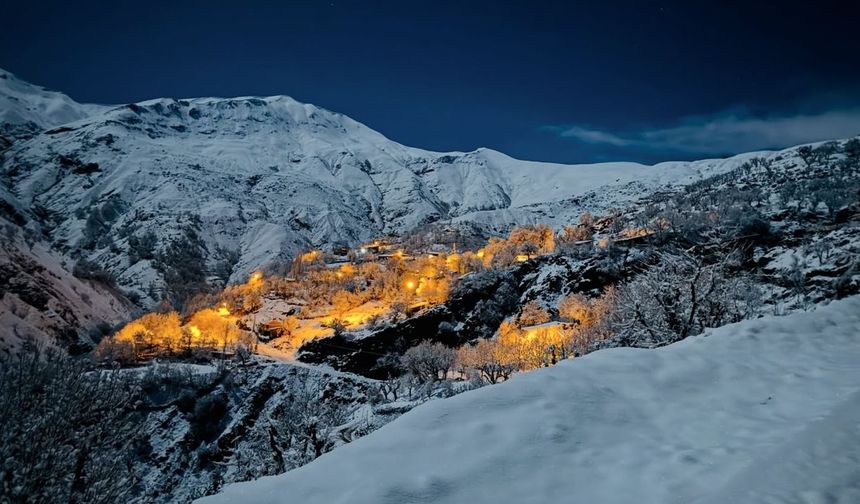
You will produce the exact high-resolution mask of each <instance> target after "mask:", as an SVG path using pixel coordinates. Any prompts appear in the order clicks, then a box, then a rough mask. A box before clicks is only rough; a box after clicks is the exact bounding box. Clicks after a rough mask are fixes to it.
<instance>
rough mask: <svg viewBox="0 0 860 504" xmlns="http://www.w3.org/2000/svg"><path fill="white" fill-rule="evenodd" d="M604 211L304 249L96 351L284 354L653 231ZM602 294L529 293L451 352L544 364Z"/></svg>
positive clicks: (571, 350)
mask: <svg viewBox="0 0 860 504" xmlns="http://www.w3.org/2000/svg"><path fill="white" fill-rule="evenodd" d="M614 222H615V219H613V218H603V219H595V218H593V217H592V216H591V215H590V214H584V215H583V216H582V218H581V220H580V222H579V223H578V224H576V225H572V226H565V227H564V228H562V229H561V230H559V231H555V230H553V229H552V228H551V227H549V226H546V225H526V226H520V227H517V228H514V229H513V230H512V231H511V232H510V234H509V235H508V236H507V237H506V238H490V239H489V240H488V241H487V242H486V243H485V245H484V246H483V247H481V248H477V249H474V250H460V249H459V247H458V243H457V241H458V240H457V238H456V236H453V237H452V236H445V235H444V234H441V236H442V238H439V236H440V234H437V235H434V236H431V237H430V238H429V239H422V240H416V239H414V237H413V238H412V239H400V238H398V237H393V236H389V237H382V238H379V239H375V240H372V241H370V242H367V243H363V244H360V245H358V246H356V247H353V248H347V247H339V248H335V249H333V250H329V251H323V250H319V249H313V250H308V251H305V252H302V253H300V254H298V255H297V256H296V257H295V259H294V260H293V262H292V264H290V265H289V270H288V271H287V272H285V274H273V273H267V272H263V271H257V272H254V273H252V274H251V275H250V276H249V277H248V279H247V281H246V282H245V283H243V284H238V285H231V286H228V287H226V288H225V289H224V290H223V291H221V292H219V293H217V294H209V295H204V296H198V298H196V299H194V300H192V301H191V302H190V303H189V306H187V307H186V308H185V310H184V311H183V313H182V314H180V313H179V312H178V311H175V310H173V309H170V308H169V307H160V308H159V309H157V310H155V311H153V312H151V313H147V314H145V315H143V316H142V317H140V318H138V319H137V320H134V321H132V322H129V323H128V324H127V325H125V326H124V327H123V328H122V329H120V330H119V331H118V332H117V333H116V334H115V335H114V336H113V337H112V338H109V339H107V340H105V341H103V342H102V344H101V345H100V346H99V349H98V351H97V354H98V355H101V356H102V357H103V358H105V359H110V360H115V361H118V362H124V363H126V364H132V363H135V362H139V361H143V360H148V359H151V358H154V357H181V356H185V357H191V358H193V359H200V360H205V359H212V358H216V359H222V360H223V359H228V358H229V359H238V360H240V361H242V362H245V361H247V360H248V359H249V358H250V356H251V355H252V354H260V355H264V356H268V357H272V358H276V359H278V360H287V361H293V360H295V358H296V351H297V350H298V349H299V348H300V347H301V346H302V345H303V344H304V343H306V342H308V341H312V340H320V339H325V338H329V337H331V336H333V335H344V334H346V335H348V336H349V337H350V338H353V339H358V338H363V337H365V336H367V335H369V334H371V333H373V331H375V330H378V329H379V328H382V327H385V326H387V325H391V324H395V323H397V322H399V321H402V320H406V319H408V318H410V317H412V316H415V315H417V314H419V313H421V312H422V311H424V310H428V309H431V308H432V307H433V306H435V305H438V304H440V303H444V302H445V301H446V300H447V299H448V296H449V293H450V291H451V289H452V288H453V287H454V286H455V285H457V283H458V282H459V281H461V280H462V279H464V278H466V277H468V276H469V275H472V274H474V273H476V272H480V271H483V270H488V269H500V268H508V267H511V266H513V265H516V264H518V263H523V262H526V261H529V260H531V259H534V258H537V257H540V256H545V255H549V254H554V253H562V252H564V253H570V252H572V251H573V252H576V253H579V254H586V255H587V254H589V253H591V252H590V251H591V250H593V249H606V248H607V247H610V246H618V247H627V246H633V245H635V244H636V243H641V242H643V241H644V240H646V239H647V238H648V237H650V236H651V235H652V234H654V231H652V230H648V229H644V228H643V229H639V230H631V229H627V228H622V229H620V230H619V229H615V228H614V227H613V225H614V224H613V223H614ZM601 302H603V303H604V304H605V302H606V300H605V299H604V300H602V301H601V300H589V299H586V298H585V297H583V296H581V295H573V296H571V297H569V298H567V299H564V300H562V301H561V302H560V303H559V306H558V307H557V309H556V310H553V312H555V313H558V315H557V316H553V315H551V314H550V311H547V310H546V309H545V308H544V307H541V306H540V305H538V304H537V303H528V304H526V305H524V306H521V307H520V308H519V310H518V313H519V315H518V316H516V317H513V318H511V319H510V320H505V321H504V322H503V323H502V324H501V326H500V327H499V328H498V331H497V335H496V337H495V338H493V340H492V341H481V342H479V343H478V344H477V346H474V347H469V348H464V349H461V354H462V355H461V359H460V360H461V361H463V362H466V363H468V362H472V365H473V366H474V367H475V368H476V369H480V368H481V365H480V362H478V361H481V360H487V359H490V360H492V361H493V362H496V363H499V362H508V363H509V365H504V366H502V368H503V369H507V368H510V369H511V370H513V369H527V368H535V367H540V366H544V365H551V364H554V363H555V362H557V361H558V360H560V359H564V358H568V357H571V356H573V355H574V354H575V353H578V352H579V351H582V345H581V344H580V345H578V344H577V339H580V340H581V339H582V338H583V337H584V336H582V335H583V334H585V331H586V329H588V327H590V326H592V325H594V323H595V322H596V320H595V319H596V318H597V317H598V312H600V311H601V310H605V309H606V308H605V307H601V306H600V303H601ZM577 335H579V336H577ZM589 338H592V339H593V338H594V335H591V336H589ZM580 343H581V342H580ZM496 367H498V366H496ZM494 373H495V372H494ZM507 374H509V373H502V374H501V375H499V376H495V374H491V375H490V376H488V378H489V379H490V381H495V380H497V379H499V378H503V377H506V375H507Z"/></svg>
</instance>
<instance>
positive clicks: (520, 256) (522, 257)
mask: <svg viewBox="0 0 860 504" xmlns="http://www.w3.org/2000/svg"><path fill="white" fill-rule="evenodd" d="M528 259H529V256H527V255H525V254H518V255H517V261H519V262H524V261H528Z"/></svg>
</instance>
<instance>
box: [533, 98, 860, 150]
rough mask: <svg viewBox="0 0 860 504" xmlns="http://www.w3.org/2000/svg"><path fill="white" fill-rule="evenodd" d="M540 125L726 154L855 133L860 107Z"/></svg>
mask: <svg viewBox="0 0 860 504" xmlns="http://www.w3.org/2000/svg"><path fill="white" fill-rule="evenodd" d="M545 129H547V130H550V131H553V132H555V133H556V134H558V135H559V136H561V137H564V138H572V139H575V140H578V141H580V142H583V143H586V144H592V145H608V146H613V147H620V148H630V149H636V150H645V151H663V152H667V151H673V152H679V153H687V154H729V153H739V152H746V151H752V150H758V149H770V148H783V147H790V146H793V145H798V144H803V143H810V142H818V141H822V140H831V139H836V138H845V137H851V136H855V135H858V134H860V107H857V108H849V109H842V110H830V111H825V112H819V113H815V114H795V115H781V116H754V115H752V114H750V113H748V112H745V111H738V110H734V111H729V112H723V113H720V114H713V115H710V116H691V117H686V118H683V119H681V120H680V121H678V122H677V124H674V125H669V126H664V127H659V128H653V129H639V130H632V131H616V132H613V131H606V130H600V129H594V128H588V127H585V126H580V125H574V126H550V127H548V128H545Z"/></svg>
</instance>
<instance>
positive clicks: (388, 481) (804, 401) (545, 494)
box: [201, 297, 860, 504]
mask: <svg viewBox="0 0 860 504" xmlns="http://www.w3.org/2000/svg"><path fill="white" fill-rule="evenodd" d="M858 362H860V298H858V297H853V298H848V299H845V300H842V301H838V302H834V303H832V304H830V305H828V306H821V307H819V308H818V309H817V310H816V311H814V312H808V313H797V314H794V315H791V316H787V317H782V318H776V317H769V318H764V319H758V320H751V321H745V322H741V323H739V324H734V325H729V326H725V327H722V328H720V329H716V330H712V331H709V332H707V333H705V334H703V335H701V336H698V337H694V338H689V339H687V340H685V341H682V342H680V343H677V344H674V345H671V346H668V347H664V348H661V349H658V350H637V349H630V348H623V349H612V350H605V351H600V352H596V353H593V354H589V355H587V356H585V357H582V358H577V359H573V360H571V361H565V362H563V363H561V364H559V365H557V366H555V367H553V368H549V369H544V370H540V371H536V372H533V373H530V374H527V375H521V376H517V377H515V378H514V379H512V380H510V381H509V382H505V383H503V384H501V385H497V386H492V387H486V388H483V389H479V390H476V391H472V392H467V393H465V394H462V395H459V396H456V397H454V398H451V399H448V400H443V401H434V402H431V403H427V404H425V405H423V406H420V407H418V408H416V409H414V410H413V411H411V412H409V413H407V414H405V415H404V416H402V417H401V418H399V419H398V420H396V421H394V422H392V423H391V424H388V425H387V426H385V427H383V428H381V429H379V430H378V431H376V432H374V433H372V434H370V435H369V436H367V437H365V438H362V439H360V440H357V441H355V442H353V443H351V444H349V445H346V446H343V447H341V448H338V449H337V450H335V451H333V452H331V453H329V454H326V455H323V456H322V457H320V458H319V459H317V460H316V461H314V462H312V463H310V464H309V465H307V466H304V467H301V468H299V469H296V470H293V471H290V472H288V473H285V474H284V475H281V476H274V477H267V478H262V479H260V480H257V481H253V482H248V483H239V484H235V485H230V486H228V487H226V489H225V491H224V492H223V493H222V494H219V495H216V496H212V497H208V498H205V499H203V500H202V501H201V502H203V503H206V504H216V503H234V502H257V503H302V504H313V503H325V504H331V503H351V504H360V503H368V504H385V503H392V504H395V503H396V504H406V503H418V502H421V503H448V502H450V503H462V502H474V503H484V502H486V503H497V502H518V503H547V502H600V503H629V502H641V503H655V504H658V503H659V504H665V503H691V502H697V503H718V502H719V503H725V502H743V503H747V504H751V503H764V502H768V503H770V502H780V503H794V502H833V503H853V502H858V501H860V469H858V468H860V444H858V443H857V439H858V436H860V430H858V429H859V428H860V424H858V421H857V418H858V417H860V366H858V365H857V363H858Z"/></svg>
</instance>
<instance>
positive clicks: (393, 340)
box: [299, 256, 619, 379]
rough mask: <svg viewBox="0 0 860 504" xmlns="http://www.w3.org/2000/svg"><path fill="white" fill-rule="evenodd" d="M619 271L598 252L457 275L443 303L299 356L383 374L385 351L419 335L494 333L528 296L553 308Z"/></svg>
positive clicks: (456, 342)
mask: <svg viewBox="0 0 860 504" xmlns="http://www.w3.org/2000/svg"><path fill="white" fill-rule="evenodd" d="M547 272H550V273H549V274H547ZM618 275H619V273H613V270H611V269H609V268H607V265H606V264H603V263H602V262H601V261H600V260H599V259H598V258H589V259H585V260H578V259H574V258H572V257H566V256H546V257H541V258H537V259H533V260H530V261H527V262H524V263H522V264H519V265H517V266H514V267H512V268H509V269H506V270H495V271H493V270H488V271H484V272H481V273H478V274H474V275H469V276H467V277H464V278H463V279H461V280H460V283H459V284H458V285H457V287H456V288H455V289H454V290H453V292H452V293H451V296H450V298H449V300H448V301H447V302H446V303H444V304H441V305H439V306H436V307H433V308H431V309H428V310H426V311H424V312H422V313H419V314H418V315H416V316H414V317H412V318H410V319H407V320H404V321H402V322H398V323H397V324H394V325H389V326H386V327H383V328H381V329H379V330H377V331H375V332H373V333H372V334H370V335H369V336H366V337H363V338H354V337H353V336H352V335H351V334H349V333H344V334H340V335H337V336H332V337H329V338H323V339H318V340H313V341H310V342H307V343H305V344H304V345H302V347H301V348H300V349H299V359H300V360H301V361H303V362H307V363H311V364H325V365H328V366H331V367H333V368H335V369H338V370H341V371H348V372H351V373H357V374H360V375H363V376H367V377H369V378H376V379H384V378H386V377H387V375H388V374H390V373H391V372H392V370H391V369H390V368H386V367H381V366H379V365H377V362H378V361H379V359H380V358H382V357H384V356H386V355H387V354H392V353H394V354H402V353H403V352H405V351H406V350H407V349H409V348H410V347H413V346H415V345H417V344H418V343H420V342H422V341H433V342H439V343H442V344H444V345H447V346H451V347H459V346H461V345H463V344H464V343H466V342H469V341H475V340H477V339H478V338H489V337H492V336H493V334H494V333H495V332H496V330H497V329H498V328H499V324H501V322H502V321H503V320H504V319H505V318H507V317H509V316H512V315H515V314H516V311H517V310H518V309H519V307H520V306H522V304H523V303H524V302H526V301H531V300H533V299H537V300H539V301H541V302H543V303H544V304H545V305H547V307H548V308H550V309H551V307H552V306H554V303H555V301H556V300H557V299H558V298H559V297H560V296H564V295H566V294H569V293H572V292H586V293H587V292H595V291H598V292H599V291H600V290H601V289H602V288H603V287H605V286H607V285H610V284H611V283H613V282H615V281H617V280H618V278H619V276H618Z"/></svg>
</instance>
